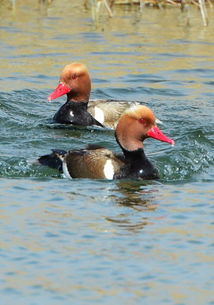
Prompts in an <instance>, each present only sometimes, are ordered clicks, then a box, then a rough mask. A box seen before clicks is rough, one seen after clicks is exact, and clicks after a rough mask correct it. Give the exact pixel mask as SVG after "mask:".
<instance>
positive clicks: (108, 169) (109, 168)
mask: <svg viewBox="0 0 214 305" xmlns="http://www.w3.org/2000/svg"><path fill="white" fill-rule="evenodd" d="M103 172H104V175H105V177H106V179H109V180H112V179H113V177H114V166H113V164H112V161H111V160H110V159H109V160H107V161H106V163H105V165H104V168H103Z"/></svg>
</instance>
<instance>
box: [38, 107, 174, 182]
mask: <svg viewBox="0 0 214 305" xmlns="http://www.w3.org/2000/svg"><path fill="white" fill-rule="evenodd" d="M149 137H151V138H154V139H156V140H159V141H163V142H166V143H169V144H171V145H174V144H175V142H174V141H173V140H172V139H170V138H168V137H167V136H166V135H165V134H164V133H163V132H162V131H161V130H160V129H159V128H158V127H157V125H156V123H155V115H154V113H153V111H152V110H151V109H150V108H148V107H147V106H144V105H134V106H132V107H130V108H128V109H127V110H125V111H124V113H123V114H122V115H121V117H120V119H119V121H118V124H117V127H116V129H115V139H116V141H117V143H118V145H119V147H120V148H121V150H122V154H117V153H114V152H112V151H111V150H109V149H107V148H105V147H101V146H98V145H89V146H88V147H86V148H85V149H72V150H69V151H65V150H58V149H54V150H52V152H51V153H50V154H48V155H44V156H41V157H39V158H38V162H39V163H40V164H41V165H45V166H49V167H51V168H55V169H57V170H59V171H60V172H63V174H64V176H65V177H67V178H70V179H71V178H89V179H107V180H112V179H123V178H133V179H144V180H149V179H159V172H158V169H157V168H156V167H155V166H154V165H153V164H152V162H151V161H150V160H149V159H148V158H147V156H146V154H145V152H144V146H143V142H144V140H145V139H146V138H149Z"/></svg>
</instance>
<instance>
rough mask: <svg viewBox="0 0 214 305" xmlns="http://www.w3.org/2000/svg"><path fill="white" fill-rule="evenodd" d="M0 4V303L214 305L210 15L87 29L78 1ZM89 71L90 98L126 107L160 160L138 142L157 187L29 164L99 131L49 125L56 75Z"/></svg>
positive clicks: (130, 12)
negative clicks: (151, 124) (151, 125)
mask: <svg viewBox="0 0 214 305" xmlns="http://www.w3.org/2000/svg"><path fill="white" fill-rule="evenodd" d="M73 2H74V3H70V2H68V1H64V0H63V1H53V2H52V4H51V5H49V6H48V7H45V6H39V4H38V3H37V2H33V1H19V2H18V1H17V6H16V8H15V9H14V10H11V9H10V7H9V6H10V5H9V4H7V3H6V4H5V2H4V4H2V3H3V2H2V3H1V4H0V8H1V11H0V17H1V18H0V36H1V41H0V50H1V52H0V57H1V61H0V67H1V74H0V127H1V133H0V143H1V145H0V147H1V149H0V194H1V196H0V208H1V213H0V228H1V240H0V263H1V276H0V295H1V304H3V305H10V304H17V305H19V304H20V305H23V304H26V305H37V304H51V305H53V304H57V305H58V304H63V305H64V304H78V305H79V304H127V305H128V304H161V305H162V304H170V305H171V304H176V305H181V304H185V305H186V304H188V305H189V304H194V305H196V304H199V305H201V304H206V305H207V304H209V305H211V304H214V297H213V282H214V280H213V249H214V248H213V247H214V244H213V202H214V187H213V182H214V174H213V172H214V171H213V170H214V153H213V146H214V145H213V140H214V135H213V127H214V117H213V113H214V112H213V110H214V109H213V108H214V107H213V100H214V93H213V85H214V81H213V79H214V68H213V60H214V55H213V54H214V42H213V29H214V28H213V27H214V24H213V20H212V18H211V16H212V14H213V12H212V10H208V13H209V16H210V18H209V19H210V23H209V26H208V27H206V28H204V27H203V26H202V23H201V17H200V14H199V12H198V11H197V10H196V9H191V10H190V11H189V14H190V15H189V16H190V25H189V26H186V20H187V19H186V18H187V16H186V13H185V12H183V13H181V12H180V11H179V10H177V9H169V10H152V9H145V10H144V11H143V12H142V14H140V13H139V10H138V8H137V7H134V8H129V7H125V8H115V9H114V17H113V18H112V19H109V18H107V16H104V17H102V18H101V19H100V20H99V22H98V23H97V24H95V23H93V21H92V20H91V12H90V10H88V11H85V10H83V9H82V5H81V3H80V2H79V1H73ZM72 61H81V62H83V63H85V64H86V65H87V66H88V68H89V71H90V74H91V78H92V82H93V89H92V98H113V99H126V100H138V101H141V102H142V103H144V104H147V105H149V106H150V107H151V108H152V109H153V110H154V112H155V113H156V115H157V117H158V118H159V119H160V120H161V121H162V122H163V124H162V125H161V126H160V127H161V129H162V130H163V131H164V133H165V134H167V135H168V136H170V137H171V138H173V139H174V140H175V141H176V145H175V146H174V147H171V146H169V145H167V144H165V143H161V142H157V141H153V140H151V139H148V140H146V141H145V151H146V153H147V155H148V156H149V157H150V159H151V160H152V161H153V162H154V163H155V164H156V166H157V167H158V169H159V171H160V174H161V179H160V181H150V182H142V181H131V180H125V181H102V180H98V181H96V180H90V179H74V180H72V181H70V180H67V179H65V178H63V177H62V176H61V175H60V174H59V173H58V172H57V171H55V170H52V169H47V168H45V167H41V166H38V165H37V164H35V160H36V159H37V157H38V156H40V155H42V154H46V153H48V152H49V151H50V150H51V149H52V148H61V149H73V148H83V147H85V146H86V145H87V144H90V143H96V144H99V145H104V146H105V147H107V148H109V149H112V150H114V151H116V152H119V151H120V149H119V147H118V146H117V143H116V141H115V140H114V134H113V132H112V131H110V130H98V129H96V128H87V129H83V128H75V127H69V126H61V125H57V124H51V118H52V117H53V115H54V113H55V112H56V111H57V109H58V108H59V107H60V105H62V103H63V102H64V101H65V98H63V97H62V98H60V99H58V100H56V101H52V102H51V103H50V102H48V101H47V96H48V95H49V94H50V93H51V91H52V90H53V89H54V88H55V87H56V84H57V82H58V76H59V72H60V71H61V69H62V68H63V66H64V65H65V64H67V63H70V62H72Z"/></svg>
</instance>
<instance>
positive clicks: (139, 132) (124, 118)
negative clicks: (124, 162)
mask: <svg viewBox="0 0 214 305" xmlns="http://www.w3.org/2000/svg"><path fill="white" fill-rule="evenodd" d="M115 133H116V137H117V140H118V142H119V143H120V145H121V147H122V148H124V149H126V150H129V151H133V150H137V149H139V148H143V141H144V140H145V139H146V138H148V137H151V138H154V139H156V140H159V141H163V142H167V143H170V144H174V141H173V140H171V139H169V138H168V137H166V136H165V135H164V134H163V132H162V131H160V129H159V128H158V127H157V126H156V124H155V115H154V113H153V111H152V110H151V109H150V108H149V107H147V106H144V105H135V106H133V107H130V108H128V109H127V110H126V111H125V112H124V113H123V114H122V115H121V117H120V120H119V122H118V124H117V127H116V131H115Z"/></svg>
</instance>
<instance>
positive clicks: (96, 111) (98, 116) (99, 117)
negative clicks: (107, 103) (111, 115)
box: [94, 107, 105, 124]
mask: <svg viewBox="0 0 214 305" xmlns="http://www.w3.org/2000/svg"><path fill="white" fill-rule="evenodd" d="M94 118H95V119H96V120H97V121H98V122H100V123H101V124H102V123H104V119H105V118H104V112H103V111H102V110H101V109H100V108H98V107H95V108H94Z"/></svg>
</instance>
